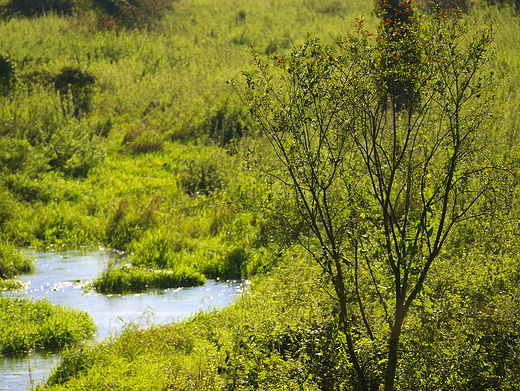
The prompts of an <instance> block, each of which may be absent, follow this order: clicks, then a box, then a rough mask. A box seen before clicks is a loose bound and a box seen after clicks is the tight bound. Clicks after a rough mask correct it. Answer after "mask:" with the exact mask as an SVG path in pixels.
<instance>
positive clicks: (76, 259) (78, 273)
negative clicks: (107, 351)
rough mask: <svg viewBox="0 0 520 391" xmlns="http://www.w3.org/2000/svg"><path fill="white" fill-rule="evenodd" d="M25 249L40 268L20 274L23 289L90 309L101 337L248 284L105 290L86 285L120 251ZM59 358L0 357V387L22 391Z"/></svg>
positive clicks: (218, 303) (207, 303) (181, 313)
mask: <svg viewBox="0 0 520 391" xmlns="http://www.w3.org/2000/svg"><path fill="white" fill-rule="evenodd" d="M24 252H25V253H26V254H27V255H28V256H30V257H33V258H34V259H36V271H35V272H34V273H33V274H31V275H25V276H22V277H21V279H22V280H24V281H26V282H27V289H26V291H25V292H24V293H23V294H24V295H27V296H30V297H34V298H37V299H40V298H44V297H47V298H48V299H49V300H50V301H52V302H53V303H55V304H63V305H67V306H69V307H72V308H77V309H81V310H84V311H88V312H89V313H90V315H91V316H92V317H93V319H94V321H95V322H96V325H97V328H98V330H97V333H96V339H98V340H99V339H103V338H106V337H108V336H109V335H110V334H111V333H113V332H117V331H118V330H120V329H121V328H122V326H123V325H124V324H125V323H127V322H136V323H138V324H141V325H142V326H148V325H150V324H160V323H167V322H170V321H173V320H178V319H181V318H184V317H187V316H189V315H191V314H193V313H194V312H196V311H198V310H207V309H210V308H221V307H224V306H226V305H228V304H229V303H230V302H231V301H232V300H233V299H234V298H235V297H236V296H237V295H238V294H240V293H241V292H242V291H243V288H244V286H243V284H242V283H240V282H226V283H222V282H217V281H212V280H208V281H207V283H206V285H205V286H201V287H194V288H172V289H155V290H150V291H147V292H142V293H133V294H124V295H120V294H117V295H103V294H99V293H97V292H95V291H93V290H85V289H84V287H85V284H87V283H88V282H89V281H91V280H93V279H94V278H95V277H97V276H98V275H99V274H100V273H101V271H102V270H103V269H104V268H106V267H107V265H108V263H109V262H111V261H113V259H114V257H116V256H117V254H115V253H113V252H110V251H106V250H102V249H98V250H92V249H90V250H89V249H77V250H67V251H50V250H49V251H37V250H27V251H24ZM5 294H9V295H19V294H20V293H9V292H6V293H5ZM57 359H58V357H57V355H56V354H45V355H32V356H29V357H27V356H25V357H9V358H3V359H0V390H1V391H23V390H26V389H27V387H28V385H30V384H35V383H37V382H41V381H42V380H44V378H45V376H47V375H48V373H49V370H50V369H51V368H52V366H53V365H54V364H55V363H56V361H57Z"/></svg>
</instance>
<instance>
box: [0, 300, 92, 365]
mask: <svg viewBox="0 0 520 391" xmlns="http://www.w3.org/2000/svg"><path fill="white" fill-rule="evenodd" d="M0 321H1V322H2V330H1V331H0V354H2V355H5V354H10V353H27V352H29V351H34V350H40V349H64V348H65V347H67V346H71V345H74V344H78V343H82V342H85V341H87V340H89V339H90V338H92V336H93V335H94V331H95V330H96V325H95V324H94V321H93V320H92V318H91V317H90V315H88V314H87V313H86V312H84V311H78V310H72V309H69V308H66V307H63V306H56V305H55V304H53V303H51V302H49V301H47V300H39V301H34V300H31V299H28V298H23V297H18V298H13V297H0Z"/></svg>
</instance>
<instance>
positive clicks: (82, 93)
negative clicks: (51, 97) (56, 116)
mask: <svg viewBox="0 0 520 391" xmlns="http://www.w3.org/2000/svg"><path fill="white" fill-rule="evenodd" d="M95 83H96V77H95V76H94V75H92V74H91V73H90V72H88V71H86V70H84V69H81V68H71V67H66V68H63V69H62V70H61V72H60V73H59V74H58V75H57V76H56V80H55V82H54V88H55V89H56V91H58V93H59V94H60V97H61V103H62V108H63V111H64V113H65V114H67V113H70V112H71V111H72V113H73V114H74V117H76V118H77V119H79V118H81V117H82V116H83V115H85V114H88V113H89V111H90V101H91V99H92V94H93V93H94V88H93V87H94V84H95Z"/></svg>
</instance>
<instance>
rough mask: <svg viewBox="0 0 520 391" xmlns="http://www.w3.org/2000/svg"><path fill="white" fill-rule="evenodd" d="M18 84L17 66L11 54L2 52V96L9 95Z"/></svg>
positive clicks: (0, 93) (0, 90) (0, 67)
mask: <svg viewBox="0 0 520 391" xmlns="http://www.w3.org/2000/svg"><path fill="white" fill-rule="evenodd" d="M15 84H16V67H15V63H14V60H13V58H12V57H11V56H9V54H7V53H2V52H0V96H7V95H8V94H9V93H10V92H11V91H12V90H13V88H14V86H15Z"/></svg>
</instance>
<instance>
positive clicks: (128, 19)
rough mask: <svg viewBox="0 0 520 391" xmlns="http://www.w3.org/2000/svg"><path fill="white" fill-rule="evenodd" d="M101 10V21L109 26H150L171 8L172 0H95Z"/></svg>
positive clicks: (138, 27) (105, 25)
mask: <svg viewBox="0 0 520 391" xmlns="http://www.w3.org/2000/svg"><path fill="white" fill-rule="evenodd" d="M93 3H94V4H95V5H96V6H97V7H98V9H99V10H100V11H101V13H100V14H99V22H100V23H101V24H102V25H103V26H104V27H107V28H113V27H120V28H126V29H140V28H150V27H152V26H153V25H154V24H155V23H156V22H157V21H158V20H160V19H161V18H162V17H163V16H164V15H165V14H166V12H168V11H170V10H171V5H172V0H128V1H124V2H123V1H117V0H93Z"/></svg>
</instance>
